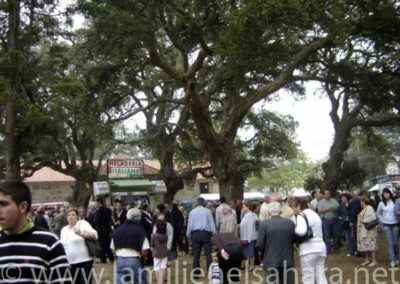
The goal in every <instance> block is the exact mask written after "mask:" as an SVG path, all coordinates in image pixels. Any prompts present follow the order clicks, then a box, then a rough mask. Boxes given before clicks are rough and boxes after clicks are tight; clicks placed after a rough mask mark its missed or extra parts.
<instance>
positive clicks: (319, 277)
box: [300, 254, 328, 284]
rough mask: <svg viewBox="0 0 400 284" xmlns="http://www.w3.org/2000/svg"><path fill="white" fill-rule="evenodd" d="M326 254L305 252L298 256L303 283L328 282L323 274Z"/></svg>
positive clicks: (326, 283) (323, 283)
mask: <svg viewBox="0 0 400 284" xmlns="http://www.w3.org/2000/svg"><path fill="white" fill-rule="evenodd" d="M325 259H326V256H323V255H320V254H307V255H303V256H301V257H300V268H301V279H302V281H303V284H314V283H317V284H328V280H327V279H326V275H325Z"/></svg>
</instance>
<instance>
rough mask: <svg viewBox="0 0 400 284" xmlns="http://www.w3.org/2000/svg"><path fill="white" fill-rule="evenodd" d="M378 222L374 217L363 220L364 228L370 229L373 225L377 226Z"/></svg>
mask: <svg viewBox="0 0 400 284" xmlns="http://www.w3.org/2000/svg"><path fill="white" fill-rule="evenodd" d="M378 224H379V221H378V219H375V220H373V221H370V222H365V223H364V227H365V229H367V230H370V229H372V228H374V227H375V226H377V225H378Z"/></svg>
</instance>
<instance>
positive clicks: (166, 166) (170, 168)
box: [160, 151, 184, 204]
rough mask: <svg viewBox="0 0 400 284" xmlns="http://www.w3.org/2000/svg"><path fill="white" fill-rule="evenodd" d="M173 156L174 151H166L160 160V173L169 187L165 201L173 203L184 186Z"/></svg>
mask: <svg viewBox="0 0 400 284" xmlns="http://www.w3.org/2000/svg"><path fill="white" fill-rule="evenodd" d="M173 157H174V153H173V152H170V151H166V152H165V153H164V154H163V159H162V160H161V161H160V162H161V169H160V173H161V176H162V177H163V180H164V183H165V186H166V187H167V192H166V194H165V195H164V203H166V204H171V203H172V201H174V197H175V194H176V193H177V192H178V191H179V190H181V189H183V188H184V183H183V179H182V178H181V177H179V176H178V175H177V174H176V172H175V169H174V161H173Z"/></svg>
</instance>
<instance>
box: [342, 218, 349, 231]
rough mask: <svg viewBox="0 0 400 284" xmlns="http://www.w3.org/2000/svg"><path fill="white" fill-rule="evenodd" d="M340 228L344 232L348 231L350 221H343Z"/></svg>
mask: <svg viewBox="0 0 400 284" xmlns="http://www.w3.org/2000/svg"><path fill="white" fill-rule="evenodd" d="M342 228H343V229H345V230H348V229H350V221H349V220H345V221H344V222H343V224H342Z"/></svg>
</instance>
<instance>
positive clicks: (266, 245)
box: [256, 216, 295, 270]
mask: <svg viewBox="0 0 400 284" xmlns="http://www.w3.org/2000/svg"><path fill="white" fill-rule="evenodd" d="M294 229H295V226H294V223H293V222H292V221H291V220H289V219H286V218H282V217H281V216H272V218H271V219H269V220H267V221H264V222H262V223H261V225H260V229H259V231H258V239H257V244H256V246H257V247H258V249H259V250H260V251H264V269H265V270H267V269H268V268H280V267H293V265H294V260H293V238H294ZM285 263H286V264H285Z"/></svg>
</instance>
